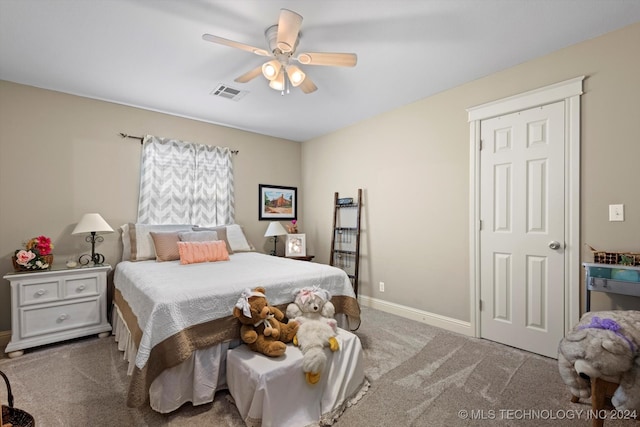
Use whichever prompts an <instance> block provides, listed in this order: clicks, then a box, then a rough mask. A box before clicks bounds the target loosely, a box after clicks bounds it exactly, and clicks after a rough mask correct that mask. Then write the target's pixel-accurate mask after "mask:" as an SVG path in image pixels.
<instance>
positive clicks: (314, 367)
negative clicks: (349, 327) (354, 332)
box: [287, 286, 339, 384]
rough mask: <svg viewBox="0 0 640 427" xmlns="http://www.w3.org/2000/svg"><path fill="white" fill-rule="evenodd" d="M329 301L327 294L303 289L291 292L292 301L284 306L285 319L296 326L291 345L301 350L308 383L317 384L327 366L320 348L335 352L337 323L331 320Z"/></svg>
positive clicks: (323, 290)
mask: <svg viewBox="0 0 640 427" xmlns="http://www.w3.org/2000/svg"><path fill="white" fill-rule="evenodd" d="M330 299H331V294H330V293H329V291H327V290H325V289H320V288H318V287H317V286H314V287H312V288H310V287H307V288H302V289H297V290H295V291H294V302H293V303H291V304H289V306H288V307H287V317H288V318H289V319H293V320H296V321H297V322H298V323H299V324H300V327H299V328H298V332H297V333H296V336H295V337H294V339H293V343H294V344H295V345H298V346H300V350H301V351H302V354H303V359H302V371H303V372H304V373H305V377H306V379H307V382H308V383H309V384H316V383H317V382H318V381H320V374H321V373H322V371H323V370H324V367H325V366H326V364H327V356H326V354H325V353H324V351H323V348H324V347H325V346H329V348H330V349H331V351H337V350H338V349H339V344H338V340H337V339H336V338H335V335H336V333H337V322H336V320H335V319H334V318H333V316H334V314H335V307H334V306H333V303H332V302H331V301H330Z"/></svg>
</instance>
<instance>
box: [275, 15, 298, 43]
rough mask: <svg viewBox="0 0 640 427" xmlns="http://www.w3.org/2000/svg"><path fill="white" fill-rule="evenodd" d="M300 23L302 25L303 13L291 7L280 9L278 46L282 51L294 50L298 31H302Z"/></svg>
mask: <svg viewBox="0 0 640 427" xmlns="http://www.w3.org/2000/svg"><path fill="white" fill-rule="evenodd" d="M300 25H302V16H301V15H298V14H297V13H295V12H293V11H291V10H289V9H280V19H279V20H278V38H277V43H276V46H277V47H278V48H279V49H280V50H281V51H282V52H284V53H287V52H292V51H293V50H294V49H295V47H296V41H297V40H298V33H299V32H300Z"/></svg>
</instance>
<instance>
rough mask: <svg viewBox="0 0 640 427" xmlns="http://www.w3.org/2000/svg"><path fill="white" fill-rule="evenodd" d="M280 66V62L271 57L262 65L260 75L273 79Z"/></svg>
mask: <svg viewBox="0 0 640 427" xmlns="http://www.w3.org/2000/svg"><path fill="white" fill-rule="evenodd" d="M281 68H282V64H280V62H279V61H278V60H277V59H272V60H271V61H269V62H265V63H264V64H263V65H262V75H263V76H265V78H266V79H267V80H275V78H276V77H278V73H280V69H281Z"/></svg>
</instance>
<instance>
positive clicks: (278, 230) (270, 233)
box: [264, 221, 287, 255]
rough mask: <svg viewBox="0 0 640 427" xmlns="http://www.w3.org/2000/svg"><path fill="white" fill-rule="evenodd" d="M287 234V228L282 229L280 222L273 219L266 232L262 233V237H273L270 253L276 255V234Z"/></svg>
mask: <svg viewBox="0 0 640 427" xmlns="http://www.w3.org/2000/svg"><path fill="white" fill-rule="evenodd" d="M285 234H287V230H285V229H284V227H283V226H282V224H280V223H279V222H277V221H273V222H272V223H270V224H269V227H267V232H266V233H264V237H273V250H272V251H271V255H276V245H277V244H278V236H284V235H285Z"/></svg>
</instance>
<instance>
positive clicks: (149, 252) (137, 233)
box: [123, 223, 193, 261]
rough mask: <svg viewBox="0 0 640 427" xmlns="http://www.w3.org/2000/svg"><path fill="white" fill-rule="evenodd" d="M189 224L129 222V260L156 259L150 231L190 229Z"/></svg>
mask: <svg viewBox="0 0 640 427" xmlns="http://www.w3.org/2000/svg"><path fill="white" fill-rule="evenodd" d="M191 227H193V226H192V225H190V224H162V225H158V224H132V223H129V239H130V244H131V257H130V258H129V259H130V261H144V260H148V259H156V250H155V246H154V244H153V238H152V237H151V234H150V233H151V232H152V231H153V232H167V231H190V230H191ZM123 240H124V239H123Z"/></svg>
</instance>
